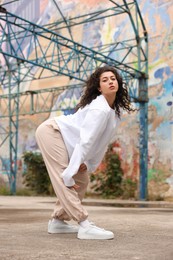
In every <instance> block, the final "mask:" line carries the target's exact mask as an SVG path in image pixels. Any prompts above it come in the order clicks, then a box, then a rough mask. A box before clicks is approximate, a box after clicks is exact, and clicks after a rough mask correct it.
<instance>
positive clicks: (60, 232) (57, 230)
mask: <svg viewBox="0 0 173 260" xmlns="http://www.w3.org/2000/svg"><path fill="white" fill-rule="evenodd" d="M77 232H78V230H70V229H62V228H61V229H56V230H55V229H54V230H51V229H49V230H48V234H72V233H77Z"/></svg>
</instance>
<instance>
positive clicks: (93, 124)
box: [55, 95, 119, 187]
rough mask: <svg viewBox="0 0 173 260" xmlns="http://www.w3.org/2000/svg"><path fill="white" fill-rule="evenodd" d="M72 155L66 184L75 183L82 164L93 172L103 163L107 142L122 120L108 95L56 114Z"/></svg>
mask: <svg viewBox="0 0 173 260" xmlns="http://www.w3.org/2000/svg"><path fill="white" fill-rule="evenodd" d="M55 121H56V122H57V124H58V126H59V129H60V131H61V134H62V136H63V139H64V143H65V145H66V148H67V151H68V155H69V159H70V161H69V165H68V167H67V168H66V169H65V170H64V172H63V173H62V178H63V180H64V183H65V185H66V186H69V187H70V186H73V185H74V184H75V182H74V180H73V178H72V177H73V176H74V175H75V174H76V173H77V172H78V169H79V167H80V165H81V164H82V163H85V164H86V166H87V171H88V172H93V171H95V170H96V168H97V167H98V166H99V164H100V163H101V161H102V159H103V157H104V154H105V152H106V150H107V148H108V145H109V144H110V143H111V142H113V140H114V139H115V128H116V126H117V123H118V121H119V119H118V117H117V116H116V114H115V110H113V109H112V108H111V107H110V106H109V104H108V102H107V100H106V98H105V97H104V96H103V95H100V96H98V97H97V98H96V99H94V100H93V101H92V102H91V103H90V104H89V105H86V106H85V107H84V108H82V109H81V108H80V109H78V110H77V112H76V113H74V114H72V115H62V116H59V117H55Z"/></svg>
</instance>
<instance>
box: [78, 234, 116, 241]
mask: <svg viewBox="0 0 173 260" xmlns="http://www.w3.org/2000/svg"><path fill="white" fill-rule="evenodd" d="M77 238H78V239H97V240H111V239H114V235H110V236H92V235H86V234H85V236H84V235H80V234H78V235H77Z"/></svg>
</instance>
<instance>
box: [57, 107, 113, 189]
mask: <svg viewBox="0 0 173 260" xmlns="http://www.w3.org/2000/svg"><path fill="white" fill-rule="evenodd" d="M107 120H108V116H107V113H106V111H103V110H99V109H90V110H89V111H88V113H87V115H86V117H85V119H84V121H83V123H82V125H81V128H80V139H79V143H77V144H76V146H75V149H74V151H73V153H72V156H71V158H70V162H69V165H68V167H67V168H66V169H65V170H64V172H63V173H62V175H61V177H62V178H63V181H64V184H65V185H66V186H68V187H70V186H73V185H74V184H75V182H74V180H73V178H72V177H73V176H74V175H75V174H76V173H77V172H78V169H79V167H80V165H81V164H82V163H83V162H85V161H87V158H88V156H89V155H90V153H91V152H93V146H94V144H95V142H96V141H97V140H99V138H100V136H101V135H102V134H103V132H104V130H105V128H106V124H107ZM93 156H94V154H93Z"/></svg>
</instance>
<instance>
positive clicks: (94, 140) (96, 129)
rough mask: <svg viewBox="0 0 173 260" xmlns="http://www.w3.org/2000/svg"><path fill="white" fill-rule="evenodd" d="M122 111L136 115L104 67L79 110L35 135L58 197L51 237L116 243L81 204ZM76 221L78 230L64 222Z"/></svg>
mask: <svg viewBox="0 0 173 260" xmlns="http://www.w3.org/2000/svg"><path fill="white" fill-rule="evenodd" d="M120 109H124V110H126V111H128V112H129V111H131V110H132V109H131V108H130V101H129V97H128V92H127V89H126V86H125V85H124V84H123V81H122V78H121V76H120V75H119V74H118V72H117V70H116V69H115V68H114V67H111V66H108V65H106V66H104V67H99V68H97V69H96V70H95V72H94V73H92V74H91V76H90V77H89V79H88V80H87V82H86V88H85V92H84V94H83V96H82V97H81V100H80V103H79V104H78V106H77V111H76V112H75V113H74V114H72V115H66V116H65V115H62V116H59V117H55V118H53V119H48V120H46V121H45V122H44V123H42V124H41V125H40V126H39V127H38V129H37V131H36V140H37V143H38V145H39V148H40V150H41V153H42V155H43V159H44V162H45V164H46V167H47V170H48V173H49V176H50V179H51V182H52V185H53V188H54V190H55V193H56V196H57V198H58V200H57V202H56V205H55V209H54V212H53V214H52V219H51V220H50V221H49V223H48V232H49V233H77V238H79V239H113V238H114V234H113V233H112V232H111V231H106V230H104V229H101V228H98V227H96V226H95V225H93V223H91V222H89V220H88V213H87V211H86V209H85V208H83V206H82V205H81V201H82V199H83V198H84V195H85V192H86V189H87V185H88V180H89V177H88V173H89V172H93V171H95V170H96V168H97V167H98V165H99V164H100V162H101V161H102V159H103V157H104V154H105V152H106V150H107V147H108V145H109V144H110V143H111V142H112V141H113V138H114V136H115V128H116V126H117V123H118V121H119V118H120ZM71 219H73V220H75V221H76V222H78V224H79V225H78V226H77V225H76V226H74V225H70V224H67V222H65V221H69V220H71Z"/></svg>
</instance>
